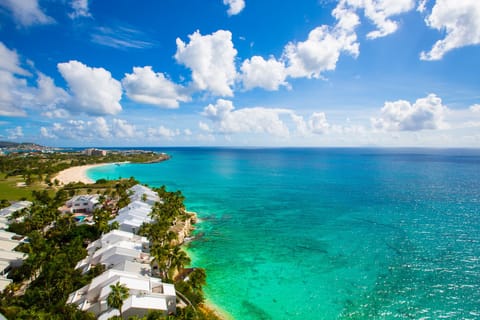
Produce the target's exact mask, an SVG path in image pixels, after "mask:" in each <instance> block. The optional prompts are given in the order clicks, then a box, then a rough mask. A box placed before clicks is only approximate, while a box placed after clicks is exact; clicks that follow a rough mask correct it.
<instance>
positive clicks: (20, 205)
mask: <svg viewBox="0 0 480 320" xmlns="http://www.w3.org/2000/svg"><path fill="white" fill-rule="evenodd" d="M31 205H32V203H31V202H30V201H18V202H15V203H14V204H12V205H11V206H9V207H6V208H3V209H1V210H0V217H2V218H8V217H10V216H11V215H12V213H14V212H16V211H19V210H23V209H25V208H29V207H30V206H31Z"/></svg>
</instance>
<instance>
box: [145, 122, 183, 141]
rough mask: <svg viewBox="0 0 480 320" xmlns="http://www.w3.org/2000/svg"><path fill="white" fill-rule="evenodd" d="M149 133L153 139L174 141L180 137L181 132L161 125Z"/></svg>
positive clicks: (150, 129)
mask: <svg viewBox="0 0 480 320" xmlns="http://www.w3.org/2000/svg"><path fill="white" fill-rule="evenodd" d="M147 133H148V135H149V136H150V137H152V138H164V139H172V138H174V137H176V136H179V135H180V130H179V129H176V130H172V129H169V128H167V127H165V126H163V125H161V126H159V127H157V128H148V130H147Z"/></svg>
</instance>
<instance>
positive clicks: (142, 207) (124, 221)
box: [110, 201, 152, 233]
mask: <svg viewBox="0 0 480 320" xmlns="http://www.w3.org/2000/svg"><path fill="white" fill-rule="evenodd" d="M151 212H152V206H151V205H149V204H147V203H145V202H142V201H134V202H132V203H130V204H128V206H126V207H124V208H122V209H120V210H119V211H118V215H117V217H116V218H115V219H113V220H112V221H111V222H110V223H113V222H115V221H116V222H118V224H119V229H120V230H123V231H127V232H132V233H136V232H137V231H138V229H139V228H140V226H141V225H142V224H143V223H144V222H151V218H150V216H149V214H150V213H151Z"/></svg>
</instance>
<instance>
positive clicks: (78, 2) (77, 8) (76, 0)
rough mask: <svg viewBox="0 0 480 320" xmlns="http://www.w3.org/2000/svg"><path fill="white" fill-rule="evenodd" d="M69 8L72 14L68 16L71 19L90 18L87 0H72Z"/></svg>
mask: <svg viewBox="0 0 480 320" xmlns="http://www.w3.org/2000/svg"><path fill="white" fill-rule="evenodd" d="M71 6H72V9H73V12H71V13H70V14H69V15H68V16H69V17H70V18H71V19H75V18H81V17H91V16H92V14H91V13H90V10H89V8H88V0H72V2H71Z"/></svg>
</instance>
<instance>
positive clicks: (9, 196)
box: [0, 174, 45, 201]
mask: <svg viewBox="0 0 480 320" xmlns="http://www.w3.org/2000/svg"><path fill="white" fill-rule="evenodd" d="M22 182H24V180H23V178H22V177H19V176H17V177H8V178H5V175H4V174H0V200H3V199H5V200H10V201H15V200H21V199H27V200H31V199H32V191H33V190H43V189H45V187H44V186H41V185H39V184H34V185H31V186H25V187H18V186H17V183H22Z"/></svg>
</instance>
